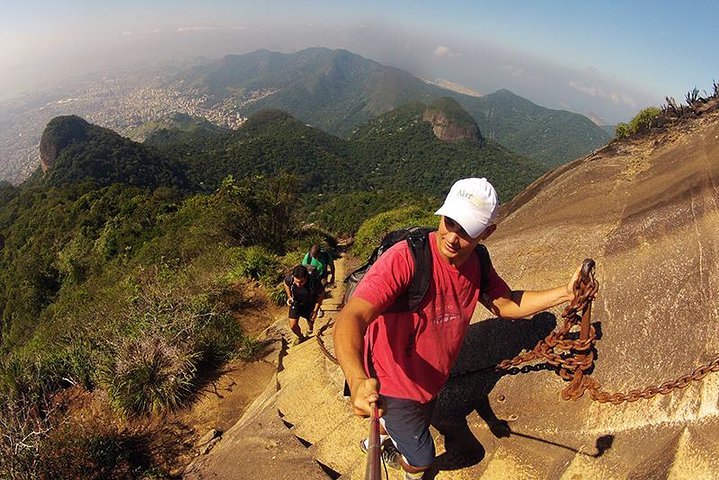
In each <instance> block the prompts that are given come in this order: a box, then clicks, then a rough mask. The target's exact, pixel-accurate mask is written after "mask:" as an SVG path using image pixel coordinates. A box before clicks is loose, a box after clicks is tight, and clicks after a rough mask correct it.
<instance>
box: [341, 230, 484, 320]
mask: <svg viewBox="0 0 719 480" xmlns="http://www.w3.org/2000/svg"><path fill="white" fill-rule="evenodd" d="M434 230H436V229H435V228H429V227H409V228H401V229H399V230H395V231H392V232H390V233H388V234H387V235H385V236H384V238H383V239H382V241H381V242H380V244H379V245H378V246H377V248H375V249H374V251H373V252H372V254H371V255H370V256H369V258H368V259H367V262H365V264H364V265H362V266H361V267H359V268H358V269H357V270H355V271H353V272H352V273H350V274H349V275H348V276H347V278H345V295H344V298H343V300H342V303H343V305H344V304H346V303H347V302H348V301H349V299H350V297H351V296H352V294H353V293H354V291H355V289H356V288H357V285H358V284H359V282H360V280H362V277H364V276H365V274H366V273H367V271H368V270H369V269H370V267H372V265H373V264H374V263H375V262H376V261H377V259H378V258H379V257H380V256H381V255H382V254H383V253H384V252H386V251H387V249H388V248H390V247H391V246H392V245H394V244H395V243H397V242H400V241H403V240H404V241H406V242H407V244H408V245H409V251H410V252H411V253H412V258H414V261H415V269H414V276H413V277H412V281H411V282H410V284H409V287H408V288H407V290H405V291H404V292H403V293H402V294H401V295H400V296H399V297H397V300H395V302H394V303H393V304H392V305H390V306H389V307H388V308H387V309H385V312H414V311H416V310H417V307H419V304H420V302H421V301H422V298H424V295H425V294H426V293H427V289H428V288H429V282H430V279H431V278H432V248H431V246H430V244H429V233H430V232H433V231H434ZM474 252H475V253H476V254H477V255H478V257H479V265H480V271H481V278H480V286H479V291H480V292H485V291H486V290H487V288H488V287H489V272H490V270H491V269H492V261H491V260H490V258H489V252H488V251H487V247H485V246H484V245H482V244H481V243H480V244H478V245H477V247H476V248H475V249H474Z"/></svg>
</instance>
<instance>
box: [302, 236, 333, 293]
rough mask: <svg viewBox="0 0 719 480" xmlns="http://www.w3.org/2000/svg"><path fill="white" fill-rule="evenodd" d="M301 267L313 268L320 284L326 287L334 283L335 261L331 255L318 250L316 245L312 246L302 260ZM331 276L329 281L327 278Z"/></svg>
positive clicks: (318, 247)
mask: <svg viewBox="0 0 719 480" xmlns="http://www.w3.org/2000/svg"><path fill="white" fill-rule="evenodd" d="M302 265H305V266H311V267H314V268H315V269H316V271H317V275H318V276H319V277H320V278H321V279H322V282H323V283H324V284H325V285H327V284H330V283H334V281H335V261H334V259H333V258H332V254H331V253H329V252H326V251H324V250H321V249H320V246H319V245H318V244H316V243H315V244H313V245H312V246H311V247H310V251H309V252H307V253H306V254H305V256H304V258H303V259H302ZM330 275H331V276H332V279H331V280H330V279H329V277H330Z"/></svg>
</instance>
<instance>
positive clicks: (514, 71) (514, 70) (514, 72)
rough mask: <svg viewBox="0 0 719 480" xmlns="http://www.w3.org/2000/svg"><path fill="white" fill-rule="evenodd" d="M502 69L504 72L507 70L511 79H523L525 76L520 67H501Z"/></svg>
mask: <svg viewBox="0 0 719 480" xmlns="http://www.w3.org/2000/svg"><path fill="white" fill-rule="evenodd" d="M502 68H503V69H504V70H507V71H508V72H509V75H510V76H511V77H512V78H520V77H523V76H524V74H525V71H524V69H523V68H522V67H515V66H514V65H502Z"/></svg>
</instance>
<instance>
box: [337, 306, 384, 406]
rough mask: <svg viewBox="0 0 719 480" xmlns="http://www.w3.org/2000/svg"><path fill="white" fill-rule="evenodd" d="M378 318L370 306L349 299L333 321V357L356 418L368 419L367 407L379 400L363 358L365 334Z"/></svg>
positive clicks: (374, 381)
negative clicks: (341, 374)
mask: <svg viewBox="0 0 719 480" xmlns="http://www.w3.org/2000/svg"><path fill="white" fill-rule="evenodd" d="M377 315H378V313H377V311H376V310H375V308H374V306H373V305H372V304H371V303H369V302H368V301H366V300H363V299H361V298H358V297H352V298H350V300H349V302H347V304H346V305H345V306H344V308H343V309H342V311H341V312H340V313H339V315H338V316H337V320H336V321H335V327H334V347H335V354H336V355H337V361H338V362H339V364H340V367H341V368H342V371H343V372H344V374H345V378H346V379H347V384H348V385H349V387H350V392H351V397H350V400H351V402H352V407H353V409H354V413H355V414H356V415H362V416H368V415H369V414H370V411H371V409H370V403H371V402H376V401H377V400H379V385H378V384H377V379H374V378H369V377H368V376H367V373H366V372H365V368H364V358H363V352H364V333H365V331H366V330H367V326H368V325H369V324H370V323H372V321H373V320H374V319H375V318H377ZM380 414H381V412H380Z"/></svg>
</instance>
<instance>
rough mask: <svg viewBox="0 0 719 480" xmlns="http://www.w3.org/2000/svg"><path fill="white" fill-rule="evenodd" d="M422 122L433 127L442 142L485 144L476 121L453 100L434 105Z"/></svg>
mask: <svg viewBox="0 0 719 480" xmlns="http://www.w3.org/2000/svg"><path fill="white" fill-rule="evenodd" d="M422 120H423V121H425V122H429V123H430V124H431V125H432V132H434V136H435V137H437V138H439V139H440V140H442V141H445V142H460V141H470V142H475V143H480V144H482V143H484V139H483V138H482V134H481V133H480V131H479V127H478V126H477V124H476V123H475V121H474V119H472V117H471V116H470V115H469V114H468V113H467V112H466V111H464V109H462V107H461V106H460V105H459V104H458V103H457V102H456V101H455V100H453V99H451V98H447V97H445V98H441V99H439V100H437V101H435V102H434V103H432V104H431V105H430V106H429V107H427V109H426V110H425V111H424V113H423V114H422Z"/></svg>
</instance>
